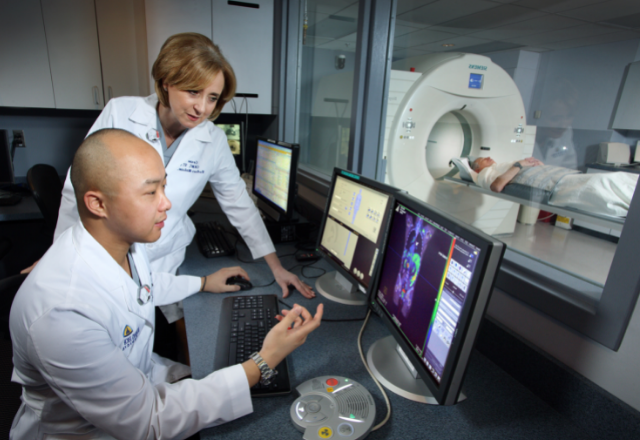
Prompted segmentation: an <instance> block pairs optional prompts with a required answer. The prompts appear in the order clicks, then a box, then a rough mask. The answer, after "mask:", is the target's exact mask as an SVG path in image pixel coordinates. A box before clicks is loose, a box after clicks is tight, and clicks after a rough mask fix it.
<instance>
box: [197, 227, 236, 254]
mask: <svg viewBox="0 0 640 440" xmlns="http://www.w3.org/2000/svg"><path fill="white" fill-rule="evenodd" d="M196 241H197V243H198V248H199V249H200V252H201V253H202V255H204V256H205V257H207V258H214V257H224V256H225V255H233V254H234V252H235V250H234V248H233V246H231V244H230V243H229V241H228V240H227V237H226V236H225V233H224V230H223V229H222V226H220V224H219V223H218V222H207V223H196Z"/></svg>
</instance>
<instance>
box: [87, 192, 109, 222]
mask: <svg viewBox="0 0 640 440" xmlns="http://www.w3.org/2000/svg"><path fill="white" fill-rule="evenodd" d="M83 200H84V205H85V206H86V207H87V210H88V211H89V212H90V213H91V214H93V215H95V216H96V217H99V218H105V217H107V207H106V203H105V202H106V197H105V195H104V194H103V193H102V192H100V191H87V192H86V193H84V198H83Z"/></svg>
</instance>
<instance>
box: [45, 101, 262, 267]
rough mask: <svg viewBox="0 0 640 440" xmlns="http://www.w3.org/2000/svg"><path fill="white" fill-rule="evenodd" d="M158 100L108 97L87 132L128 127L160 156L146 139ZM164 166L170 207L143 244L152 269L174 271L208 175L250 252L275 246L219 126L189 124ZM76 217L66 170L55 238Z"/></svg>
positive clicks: (257, 254)
mask: <svg viewBox="0 0 640 440" xmlns="http://www.w3.org/2000/svg"><path fill="white" fill-rule="evenodd" d="M157 104H158V97H157V96H156V95H155V94H153V95H151V96H148V97H146V98H139V97H122V98H115V99H112V100H110V101H109V103H108V104H107V106H106V107H105V108H104V110H103V111H102V113H100V116H98V119H97V120H96V122H95V123H94V124H93V127H91V130H89V133H93V132H94V131H96V130H99V129H101V128H121V129H123V130H127V131H129V132H131V133H133V134H135V135H136V136H138V137H139V138H141V139H144V140H145V141H147V142H148V143H149V144H150V145H151V146H152V147H154V148H155V149H156V150H157V151H158V154H159V155H160V157H161V158H162V157H163V152H162V146H161V145H160V141H159V140H155V141H151V140H149V137H148V133H149V132H155V130H157V129H158V128H159V127H156V124H157V116H156V105H157ZM151 138H152V139H153V137H151ZM166 170H167V175H168V177H167V187H166V190H165V191H166V194H167V197H168V198H169V200H170V201H171V204H172V207H171V210H169V211H168V212H167V215H168V217H167V220H166V221H165V226H164V229H163V230H162V237H160V240H158V241H157V242H155V243H149V244H147V245H146V246H147V252H148V254H149V260H150V261H151V268H152V270H153V271H154V272H169V273H176V270H177V269H178V267H179V266H180V264H182V262H183V261H184V254H185V248H186V247H187V246H188V245H189V243H191V240H192V239H193V236H194V234H195V227H194V226H193V222H192V221H191V219H190V218H189V216H187V210H188V209H189V208H191V206H192V205H193V203H194V202H195V201H196V200H197V199H198V197H199V196H200V193H201V192H202V189H203V188H204V186H205V184H206V183H207V181H208V182H209V183H210V185H211V189H212V190H213V192H214V193H215V196H216V199H217V200H218V203H219V204H220V207H221V208H222V210H223V211H224V212H225V214H226V215H227V217H228V218H229V221H230V222H231V224H232V225H233V226H235V227H236V229H238V231H239V232H240V234H241V235H242V237H243V238H244V240H245V242H246V243H247V245H248V246H249V249H250V250H251V254H252V256H253V258H260V257H263V256H265V255H267V254H270V253H272V252H275V248H274V246H273V243H272V242H271V238H270V237H269V234H268V232H267V229H266V227H265V226H264V222H263V221H262V219H261V218H260V213H259V211H258V209H257V208H256V206H255V205H254V204H253V202H252V200H251V198H250V197H249V195H248V194H247V190H246V185H245V183H244V181H243V180H242V179H241V178H240V173H239V172H238V168H237V167H236V164H235V162H234V159H233V155H232V154H231V150H230V149H229V144H228V142H227V138H226V136H225V134H224V132H223V131H222V130H220V129H219V128H218V127H216V126H215V125H213V124H212V123H211V122H209V121H205V122H203V123H201V124H200V125H198V126H197V127H195V128H192V129H190V130H189V131H188V132H187V133H185V136H184V138H183V139H182V141H181V142H180V145H179V146H178V149H177V150H176V152H175V154H174V155H173V157H172V158H171V160H170V161H169V163H168V164H167V166H166ZM77 219H78V209H77V206H76V199H75V195H74V193H73V186H72V185H71V179H70V178H69V174H68V173H67V179H66V180H65V183H64V189H63V191H62V203H61V206H60V212H59V214H58V224H57V225H56V231H55V239H57V237H58V236H60V234H61V233H62V232H63V231H64V230H66V229H67V228H69V227H70V226H72V225H73V224H75V222H76V221H77Z"/></svg>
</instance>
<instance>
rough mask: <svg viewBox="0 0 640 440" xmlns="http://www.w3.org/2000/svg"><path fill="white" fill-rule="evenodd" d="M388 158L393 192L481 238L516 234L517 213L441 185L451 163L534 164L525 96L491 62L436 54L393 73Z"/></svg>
mask: <svg viewBox="0 0 640 440" xmlns="http://www.w3.org/2000/svg"><path fill="white" fill-rule="evenodd" d="M386 128H387V129H386V141H385V145H384V152H383V157H385V158H386V163H387V168H386V177H385V180H386V182H387V183H389V184H390V185H392V186H395V187H397V188H400V189H404V190H407V191H408V192H409V193H410V194H411V195H413V196H414V197H417V198H419V199H421V200H424V201H426V202H427V203H429V204H430V205H433V206H436V207H438V208H440V209H442V210H444V211H445V212H448V213H450V214H451V215H453V216H455V217H457V218H459V219H461V220H463V221H465V222H467V223H470V224H473V225H474V226H475V227H477V228H479V229H481V230H483V231H484V232H486V233H488V234H505V233H510V232H513V230H514V227H515V221H516V217H517V213H518V208H519V205H518V204H515V203H513V202H509V201H506V200H501V199H498V198H496V197H492V196H489V195H486V194H481V193H479V192H477V191H474V190H473V189H470V188H468V187H467V186H466V185H460V184H457V183H454V182H451V181H448V180H444V179H443V177H444V176H445V175H450V174H451V168H450V165H449V162H450V160H451V158H452V157H466V156H476V157H477V156H491V157H492V158H493V159H494V160H495V161H496V162H505V161H514V160H519V159H522V158H523V157H528V156H531V154H532V152H533V145H534V141H535V128H536V127H535V126H527V125H526V113H525V109H524V104H523V102H522V97H521V95H520V92H519V90H518V88H517V86H516V84H515V82H514V81H513V80H512V79H511V77H510V76H509V74H508V73H507V72H505V71H504V70H503V69H502V68H501V67H499V66H498V65H496V64H494V63H493V62H492V61H491V59H490V58H488V57H485V56H481V55H474V54H463V53H446V54H431V55H426V56H421V57H413V58H408V59H406V60H401V61H400V62H396V63H394V65H393V70H392V71H391V81H390V85H389V98H388V103H387V127H386Z"/></svg>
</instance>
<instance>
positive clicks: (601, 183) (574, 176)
mask: <svg viewBox="0 0 640 440" xmlns="http://www.w3.org/2000/svg"><path fill="white" fill-rule="evenodd" d="M469 165H470V167H471V169H472V170H473V171H474V172H475V173H477V175H476V176H474V177H473V180H474V181H475V183H476V184H477V185H478V186H480V187H482V188H485V189H490V190H491V191H493V192H502V191H503V189H504V188H505V187H506V186H507V185H508V184H511V183H517V184H520V185H524V186H529V187H532V188H538V189H541V190H543V191H548V192H550V193H551V197H550V199H549V202H548V203H549V204H550V205H555V206H562V207H565V208H573V209H578V210H581V211H587V212H591V213H594V214H601V215H605V216H611V217H626V216H627V211H628V210H629V204H630V203H631V199H632V198H633V193H634V191H635V188H636V183H637V182H638V175H637V174H631V173H625V172H616V173H596V174H584V173H581V172H580V171H578V170H572V169H569V168H564V167H556V166H552V165H545V164H543V163H542V162H540V161H539V160H538V159H535V158H533V157H530V158H527V159H523V160H519V161H515V162H504V163H496V162H495V161H494V160H493V159H491V158H490V157H480V158H477V159H475V160H474V161H471V162H470V163H469Z"/></svg>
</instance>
